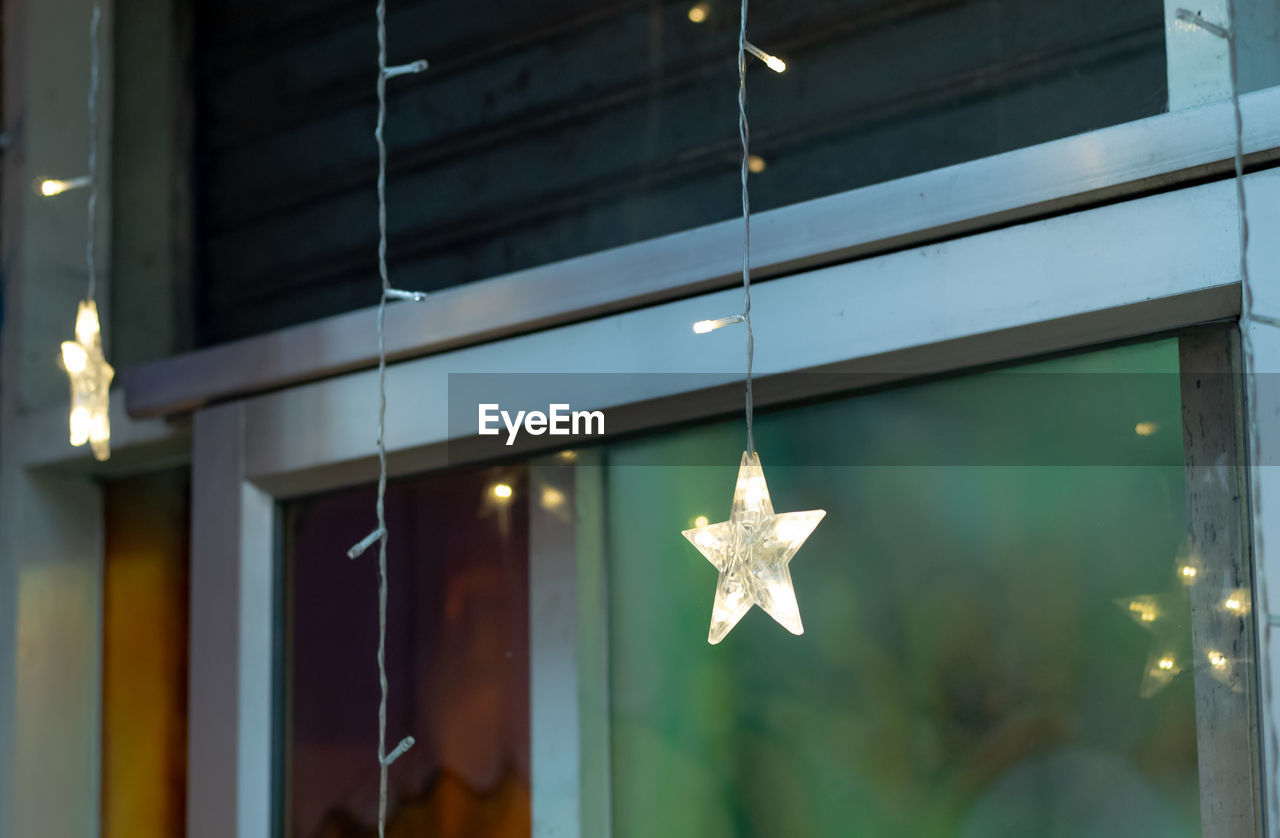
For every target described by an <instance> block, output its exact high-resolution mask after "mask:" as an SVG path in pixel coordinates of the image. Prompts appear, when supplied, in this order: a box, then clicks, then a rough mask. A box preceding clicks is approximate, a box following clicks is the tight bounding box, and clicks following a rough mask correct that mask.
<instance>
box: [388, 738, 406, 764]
mask: <svg viewBox="0 0 1280 838" xmlns="http://www.w3.org/2000/svg"><path fill="white" fill-rule="evenodd" d="M412 747H413V737H412V736H406V737H405V738H403V739H401V740H400V744H399V745H396V749H395V750H394V751H392V752H391V753H389V754H387V755H386V756H385V757H383V758H382V760H381V762H382V764H383V765H390V764H391V763H393V762H395V761H396V760H398V759H400V757H402V756H404V755H405V752H406V751H408V750H409V749H410V748H412Z"/></svg>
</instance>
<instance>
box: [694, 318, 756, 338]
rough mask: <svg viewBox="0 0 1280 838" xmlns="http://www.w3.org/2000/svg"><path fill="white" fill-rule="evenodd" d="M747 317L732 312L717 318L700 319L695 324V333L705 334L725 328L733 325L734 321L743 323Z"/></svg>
mask: <svg viewBox="0 0 1280 838" xmlns="http://www.w3.org/2000/svg"><path fill="white" fill-rule="evenodd" d="M746 319H747V318H746V315H743V314H732V315H730V316H728V317H721V318H719V319H716V320H699V321H698V322H697V323H694V324H693V331H694V333H695V334H699V335H705V334H706V333H707V332H714V331H715V330H716V329H723V328H724V327H725V326H732V325H733V324H734V323H741V322H743V321H744V320H746Z"/></svg>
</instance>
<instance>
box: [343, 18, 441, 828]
mask: <svg viewBox="0 0 1280 838" xmlns="http://www.w3.org/2000/svg"><path fill="white" fill-rule="evenodd" d="M377 18H378V81H377V93H378V121H377V124H376V126H375V127H374V130H373V137H374V140H375V141H376V143H377V145H378V278H379V280H380V284H381V293H380V294H379V295H378V438H377V445H378V499H377V502H376V505H375V509H376V512H377V519H378V525H377V527H376V528H375V529H374V530H373V532H371V533H369V534H368V535H367V536H365V537H364V538H363V539H361V540H360V542H359V543H358V544H356V545H355V546H354V547H352V548H351V549H350V550H348V551H347V555H348V556H349V557H351V558H353V559H354V558H357V557H358V556H360V555H361V554H362V553H364V552H365V551H366V550H368V549H369V548H370V547H371V546H373V543H374V542H375V541H376V542H378V687H379V694H378V836H379V838H384V836H385V835H386V828H387V772H388V769H389V768H390V767H391V764H392V763H393V762H395V761H396V760H397V759H399V758H400V757H401V756H403V755H404V753H405V752H406V751H408V750H409V748H411V747H413V737H412V736H406V737H405V738H404V739H402V740H400V744H398V745H397V746H396V747H395V749H394V750H392V751H391V753H389V754H388V753H387V692H388V680H387V536H388V532H387V517H386V494H387V445H386V423H387V334H386V321H387V301H388V300H392V299H396V300H417V301H420V300H423V299H425V298H426V296H427V295H426V294H424V293H422V292H418V291H401V290H398V289H395V288H392V287H391V279H390V275H389V272H388V270H387V144H386V141H385V139H384V136H383V129H384V128H385V126H386V122H387V79H390V78H395V77H397V76H403V75H409V74H412V73H420V72H422V71H423V70H425V69H427V62H426V61H422V60H419V61H414V62H411V63H409V64H401V65H397V66H394V67H388V66H387V4H386V0H378V9H377Z"/></svg>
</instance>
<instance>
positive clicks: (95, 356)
mask: <svg viewBox="0 0 1280 838" xmlns="http://www.w3.org/2000/svg"><path fill="white" fill-rule="evenodd" d="M62 367H63V369H65V370H66V371H67V376H68V377H69V378H70V379H71V422H70V424H71V444H72V445H76V446H80V445H84V444H85V443H86V442H87V443H89V444H90V445H91V446H93V456H94V457H95V458H97V459H99V460H105V459H107V458H108V457H109V456H111V422H110V420H109V419H108V418H107V393H108V391H109V390H110V389H111V379H112V378H113V377H114V376H115V374H116V371H115V370H114V369H112V367H111V365H110V364H108V363H107V359H106V357H105V356H104V355H103V354H102V329H101V327H100V326H99V325H98V306H97V304H96V303H94V302H93V300H82V301H81V303H80V310H79V311H78V312H77V314H76V339H75V340H73V341H72V340H67V341H63V342H62Z"/></svg>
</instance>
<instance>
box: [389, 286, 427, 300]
mask: <svg viewBox="0 0 1280 838" xmlns="http://www.w3.org/2000/svg"><path fill="white" fill-rule="evenodd" d="M383 296H385V297H386V298H387V299H388V300H412V301H413V302H415V303H420V302H422V301H423V300H425V299H426V298H427V292H426V291H401V290H400V289H399V288H388V289H387V290H386V291H384V292H383Z"/></svg>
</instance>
